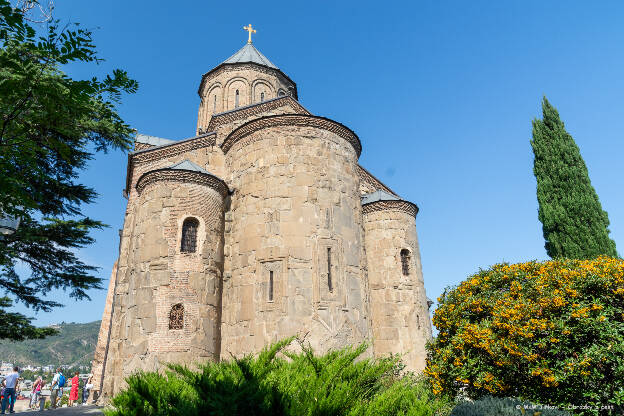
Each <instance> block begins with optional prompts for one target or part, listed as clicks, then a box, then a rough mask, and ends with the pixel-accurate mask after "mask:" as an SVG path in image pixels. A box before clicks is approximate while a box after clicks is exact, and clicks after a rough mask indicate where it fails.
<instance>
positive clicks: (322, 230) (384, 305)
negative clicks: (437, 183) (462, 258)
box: [93, 39, 431, 400]
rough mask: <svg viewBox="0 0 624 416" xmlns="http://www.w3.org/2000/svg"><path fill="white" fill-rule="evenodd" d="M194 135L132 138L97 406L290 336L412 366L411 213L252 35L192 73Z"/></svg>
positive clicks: (348, 135)
mask: <svg viewBox="0 0 624 416" xmlns="http://www.w3.org/2000/svg"><path fill="white" fill-rule="evenodd" d="M198 93H199V97H200V106H199V113H198V121H197V129H196V135H195V136H194V137H191V138H188V139H185V140H177V141H174V140H167V139H161V138H157V137H152V136H146V135H141V134H138V135H137V136H136V140H135V149H134V151H133V152H131V153H130V154H129V156H128V167H127V178H126V189H125V194H126V196H127V198H128V205H127V209H126V213H125V221H124V227H123V230H122V231H120V248H119V258H118V260H117V262H116V263H115V266H114V268H113V273H112V276H111V280H110V284H109V290H108V295H107V302H106V306H105V310H104V315H103V319H102V326H101V329H100V335H99V340H98V345H97V349H96V354H95V358H94V361H93V372H94V376H95V379H94V389H95V390H97V391H98V392H99V393H100V397H101V398H102V399H104V400H106V398H107V397H108V398H109V397H110V396H111V395H113V394H116V393H117V392H119V390H120V389H122V388H123V387H124V386H125V382H124V378H125V377H126V376H128V375H130V374H131V373H132V372H134V371H137V370H156V369H158V368H160V366H161V365H162V364H163V363H166V362H182V363H193V362H198V361H202V360H220V359H228V358H230V357H231V356H237V357H239V356H242V355H245V354H251V353H256V352H258V351H260V350H261V349H262V348H263V347H265V346H267V345H268V344H270V343H272V342H274V341H277V340H280V339H283V338H285V337H288V336H291V335H299V336H300V337H305V341H306V342H309V343H310V344H311V346H312V347H313V348H314V349H315V350H316V351H318V352H325V351H327V350H329V349H335V348H340V347H343V346H345V345H355V344H359V343H361V342H364V341H367V342H369V344H370V347H369V349H368V351H367V354H369V356H384V355H387V354H389V353H399V354H402V355H403V359H404V362H405V364H406V366H407V368H408V369H410V370H414V371H420V370H422V369H423V368H424V366H425V356H426V353H425V343H426V342H427V341H428V340H429V339H430V338H431V322H430V319H429V311H428V309H429V305H428V300H427V297H426V295H425V288H424V282H423V276H422V270H421V263H420V253H419V246H418V237H417V233H416V223H415V218H416V214H417V212H418V207H417V206H416V205H415V204H413V203H411V202H409V201H405V200H403V199H401V198H400V197H399V196H398V195H397V194H396V193H395V192H393V191H392V190H391V189H390V188H388V187H387V186H386V185H384V184H383V183H381V182H380V181H379V180H378V179H376V178H375V177H374V176H373V175H372V174H370V173H369V172H368V171H367V170H366V169H364V168H363V167H362V166H360V165H359V164H358V157H359V156H360V153H361V151H362V147H361V143H360V140H359V138H358V136H357V135H356V134H355V133H354V132H353V131H352V130H351V129H349V128H348V127H346V126H344V125H342V124H340V123H338V122H336V121H333V120H330V119H327V118H324V117H320V116H317V115H314V114H311V113H310V112H309V111H308V110H306V109H305V108H304V107H303V106H302V105H301V104H300V103H299V102H298V92H297V86H296V84H295V83H294V82H293V81H292V80H291V79H290V78H289V77H288V76H287V75H286V74H285V73H283V72H282V71H281V70H280V69H279V68H278V67H276V66H275V65H274V64H273V63H271V61H269V60H268V59H267V58H266V57H265V56H264V55H263V54H261V53H260V52H259V51H258V50H257V49H256V48H255V47H254V45H253V44H252V43H251V39H250V41H249V42H248V43H247V44H246V45H245V46H244V47H243V48H242V49H240V50H239V51H238V52H237V53H236V54H234V55H233V56H232V57H230V58H229V59H228V60H226V61H225V62H223V63H221V64H220V65H218V66H217V67H215V68H214V69H212V70H211V71H209V72H208V73H206V74H204V75H203V76H202V79H201V83H200V86H199V90H198Z"/></svg>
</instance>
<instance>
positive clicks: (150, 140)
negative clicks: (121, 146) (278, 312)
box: [134, 133, 175, 146]
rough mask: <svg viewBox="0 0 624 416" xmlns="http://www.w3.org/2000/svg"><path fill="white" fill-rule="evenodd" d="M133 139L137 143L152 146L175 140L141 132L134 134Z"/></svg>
mask: <svg viewBox="0 0 624 416" xmlns="http://www.w3.org/2000/svg"><path fill="white" fill-rule="evenodd" d="M134 141H135V142H138V143H144V144H151V145H152V146H162V145H165V144H170V143H174V142H175V140H169V139H163V138H162V137H155V136H148V135H147V134H141V133H139V134H137V135H136V137H135V139H134Z"/></svg>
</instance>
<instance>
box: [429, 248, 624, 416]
mask: <svg viewBox="0 0 624 416" xmlns="http://www.w3.org/2000/svg"><path fill="white" fill-rule="evenodd" d="M438 301H439V304H440V306H439V307H438V309H437V310H436V311H435V314H434V317H433V323H434V325H435V326H436V328H437V329H438V330H439V334H438V337H437V338H436V339H435V340H434V341H433V342H432V343H431V344H429V345H428V357H427V368H426V370H425V373H426V375H427V376H428V378H429V380H430V382H431V383H432V387H433V389H434V391H435V392H436V393H437V394H445V393H448V394H451V395H456V394H458V393H459V392H460V391H461V392H463V393H465V394H467V395H468V396H469V397H472V398H478V397H483V396H486V395H492V396H498V397H507V396H516V397H520V398H522V399H524V400H529V401H532V402H537V403H542V404H548V405H556V406H557V407H559V408H560V409H562V410H574V413H579V414H596V415H597V414H608V413H606V412H605V409H618V406H620V407H619V409H620V410H621V406H622V404H624V261H622V260H620V259H613V258H607V257H600V258H597V259H594V260H557V261H546V262H537V261H533V262H528V263H521V264H513V265H510V264H499V265H495V266H493V267H492V268H491V269H489V270H482V271H480V272H479V273H477V274H475V275H473V276H471V277H469V278H468V279H467V280H466V281H464V282H463V283H461V284H460V285H459V286H458V287H456V288H453V289H451V290H447V291H446V292H445V293H444V294H443V295H442V296H441V297H440V298H439V299H438ZM613 414H615V413H613Z"/></svg>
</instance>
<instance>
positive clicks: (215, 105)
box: [212, 95, 217, 113]
mask: <svg viewBox="0 0 624 416" xmlns="http://www.w3.org/2000/svg"><path fill="white" fill-rule="evenodd" d="M212 112H213V113H216V112H217V96H216V95H215V96H214V99H213V100H212Z"/></svg>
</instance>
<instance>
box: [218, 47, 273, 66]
mask: <svg viewBox="0 0 624 416" xmlns="http://www.w3.org/2000/svg"><path fill="white" fill-rule="evenodd" d="M245 62H253V63H255V64H260V65H264V66H268V67H269V68H274V69H279V68H278V67H276V66H275V65H273V63H272V62H271V61H269V60H268V59H267V57H266V56H264V55H263V54H262V53H261V52H260V51H259V50H258V49H256V47H255V46H253V44H251V43H247V44H246V45H245V46H243V47H242V48H240V49H239V51H238V52H236V53H235V54H234V55H232V56H230V57H229V58H228V59H226V60H225V61H223V63H224V64H242V63H245Z"/></svg>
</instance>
